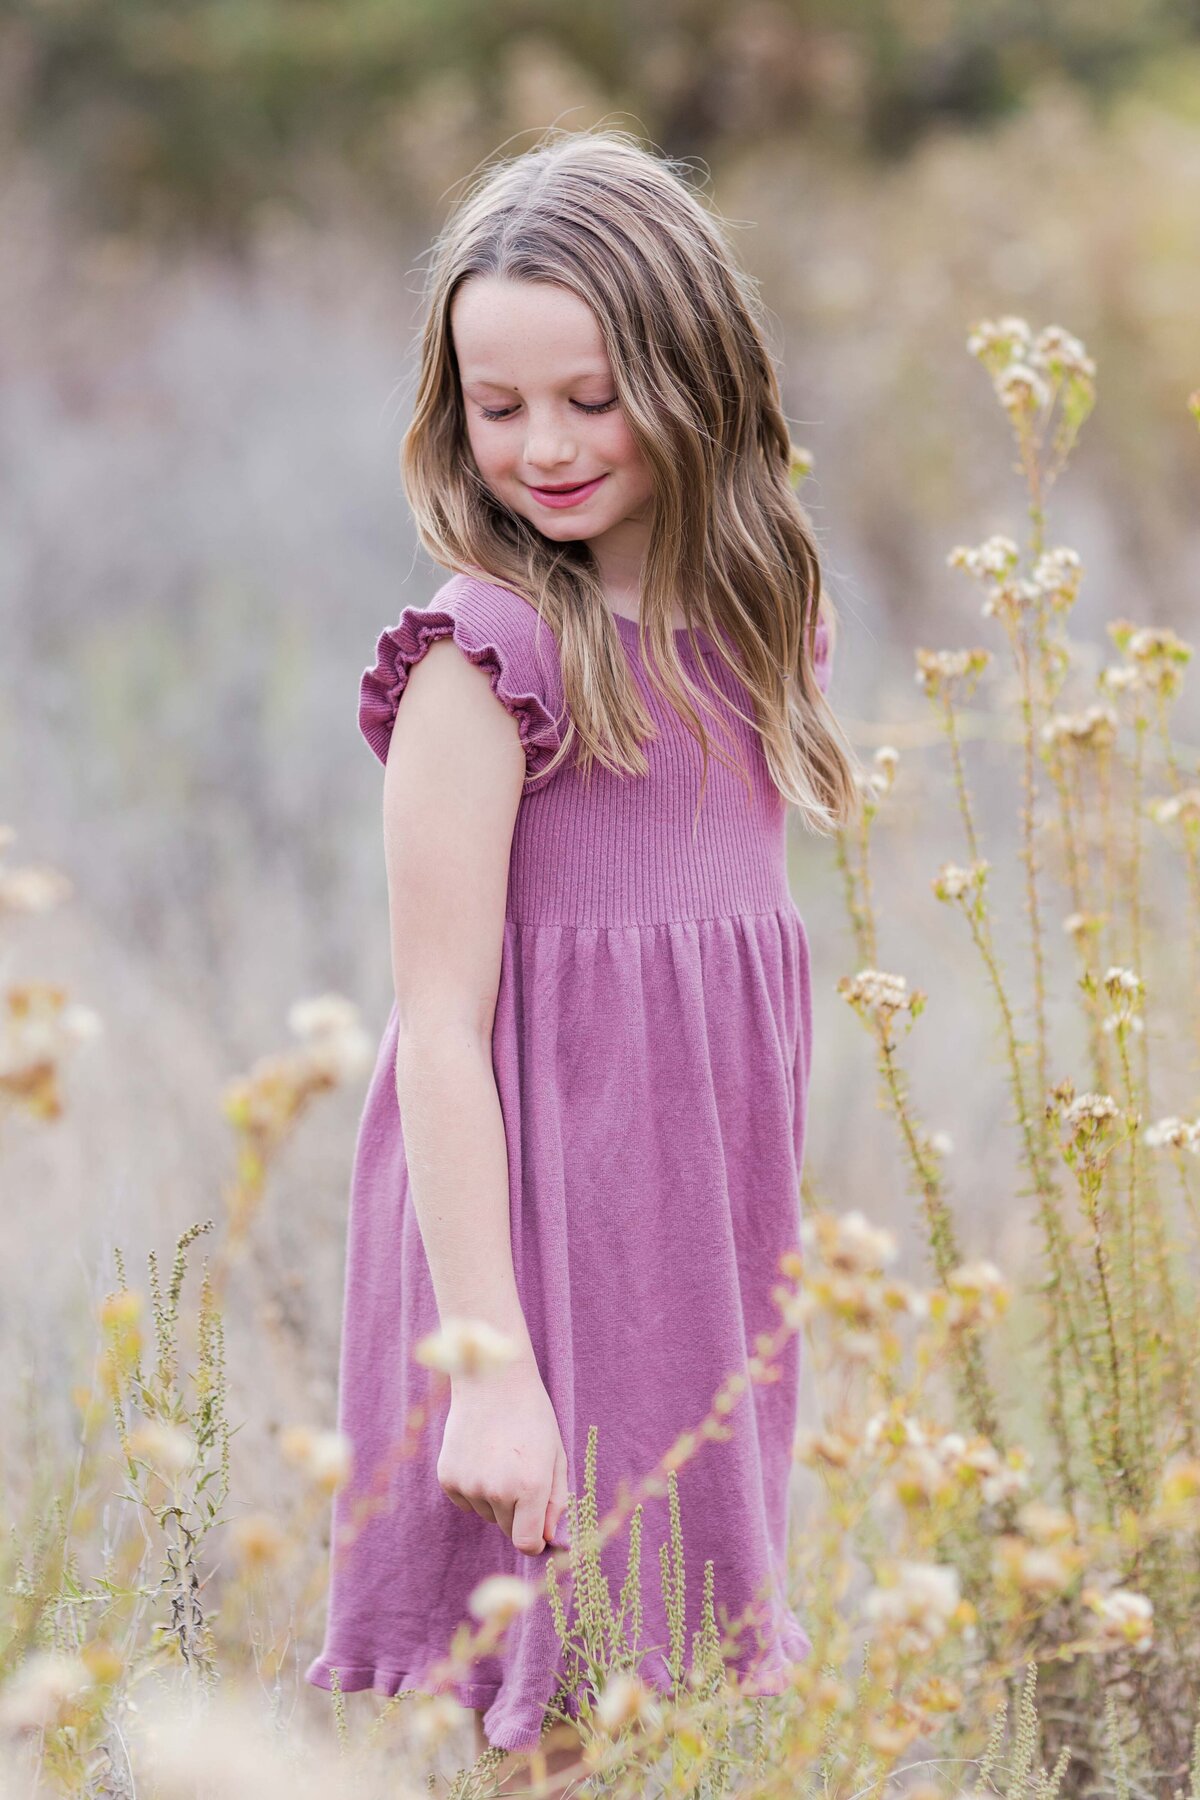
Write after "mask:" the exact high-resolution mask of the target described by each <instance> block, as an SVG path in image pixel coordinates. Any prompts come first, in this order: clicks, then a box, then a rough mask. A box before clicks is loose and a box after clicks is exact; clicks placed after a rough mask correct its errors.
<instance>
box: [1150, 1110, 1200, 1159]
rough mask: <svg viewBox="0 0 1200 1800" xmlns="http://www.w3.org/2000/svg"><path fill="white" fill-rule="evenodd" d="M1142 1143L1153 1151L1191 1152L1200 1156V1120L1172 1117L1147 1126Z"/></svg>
mask: <svg viewBox="0 0 1200 1800" xmlns="http://www.w3.org/2000/svg"><path fill="white" fill-rule="evenodd" d="M1142 1142H1143V1143H1144V1144H1145V1145H1147V1146H1148V1148H1149V1149H1151V1150H1165V1149H1170V1150H1190V1151H1191V1153H1192V1155H1193V1156H1196V1155H1200V1118H1196V1119H1190V1120H1189V1119H1177V1118H1175V1117H1174V1115H1171V1116H1170V1117H1168V1118H1165V1119H1157V1120H1156V1121H1155V1123H1154V1124H1153V1125H1147V1127H1146V1129H1145V1130H1144V1131H1143V1133H1142Z"/></svg>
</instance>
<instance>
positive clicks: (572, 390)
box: [450, 275, 653, 574]
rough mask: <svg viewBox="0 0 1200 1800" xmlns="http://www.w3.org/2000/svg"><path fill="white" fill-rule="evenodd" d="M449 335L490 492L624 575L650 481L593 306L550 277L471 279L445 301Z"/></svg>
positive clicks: (643, 521)
mask: <svg viewBox="0 0 1200 1800" xmlns="http://www.w3.org/2000/svg"><path fill="white" fill-rule="evenodd" d="M450 335H451V338H452V340H453V343H454V352H455V355H456V357H457V359H458V372H459V380H460V382H461V385H462V394H463V403H464V409H465V412H466V418H467V437H468V439H469V442H470V445H471V451H472V453H473V455H474V457H475V461H476V464H477V465H478V468H479V473H480V474H481V475H482V477H483V479H484V481H485V482H486V484H487V486H488V487H489V488H490V490H491V491H492V493H493V494H494V495H495V497H496V499H497V500H499V501H500V502H501V503H502V504H503V505H505V506H507V507H508V508H509V509H510V511H512V512H515V513H519V514H520V515H521V517H522V518H524V519H528V521H529V523H530V524H531V525H535V526H536V527H537V529H538V530H539V531H540V532H541V533H542V535H543V536H544V537H548V538H551V539H553V540H554V541H555V542H558V543H567V542H571V541H575V540H578V539H583V540H585V541H586V542H587V543H588V544H589V545H591V546H592V547H593V548H594V549H596V550H598V551H601V552H603V553H604V554H603V555H602V558H601V561H602V571H603V563H604V561H608V562H609V564H610V566H611V568H612V571H613V573H614V574H616V573H617V572H618V571H619V570H620V571H624V570H626V569H630V570H631V569H632V568H633V566H634V562H635V559H637V558H639V557H640V551H641V549H642V548H644V544H645V540H646V537H647V536H648V530H649V519H650V513H651V500H652V496H653V484H652V479H651V474H650V470H649V468H648V467H647V465H646V463H645V462H644V461H643V459H642V456H641V453H640V452H639V450H638V448H637V445H636V444H635V442H634V440H633V437H632V436H631V434H630V431H629V428H628V426H627V425H626V423H625V419H624V417H623V415H622V412H621V406H620V402H619V401H618V399H617V397H616V388H615V386H614V384H613V378H612V368H611V365H610V363H609V360H608V355H607V353H606V351H605V348H604V340H603V339H602V337H601V335H600V327H599V326H598V324H597V323H596V319H595V315H594V314H593V312H592V310H591V308H590V307H589V306H588V305H587V304H586V302H585V301H583V300H581V299H580V298H579V296H578V295H577V294H573V293H571V292H570V291H569V290H568V289H567V288H562V287H558V286H556V285H554V284H553V283H551V282H545V281H508V280H505V279H502V278H501V277H500V276H496V275H472V276H469V277H468V279H467V280H466V281H464V282H463V283H462V284H461V286H460V287H459V288H458V290H457V292H456V293H455V296H454V299H453V300H452V301H451V304H450ZM554 489H559V490H567V491H565V492H561V493H558V494H555V493H554V492H551V491H549V490H554Z"/></svg>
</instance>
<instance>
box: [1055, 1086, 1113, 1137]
mask: <svg viewBox="0 0 1200 1800" xmlns="http://www.w3.org/2000/svg"><path fill="white" fill-rule="evenodd" d="M1115 1116H1117V1102H1115V1100H1114V1098H1112V1094H1079V1096H1078V1100H1072V1102H1070V1105H1067V1107H1065V1109H1063V1120H1065V1123H1067V1125H1069V1127H1070V1129H1072V1130H1074V1132H1076V1136H1081V1134H1083V1132H1085V1130H1096V1127H1097V1125H1103V1123H1105V1120H1115Z"/></svg>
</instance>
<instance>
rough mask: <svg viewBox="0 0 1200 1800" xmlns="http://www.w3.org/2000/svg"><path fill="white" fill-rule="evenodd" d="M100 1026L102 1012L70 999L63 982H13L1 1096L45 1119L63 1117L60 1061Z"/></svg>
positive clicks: (6, 1005)
mask: <svg viewBox="0 0 1200 1800" xmlns="http://www.w3.org/2000/svg"><path fill="white" fill-rule="evenodd" d="M100 1030H101V1024H100V1018H99V1015H98V1014H97V1013H94V1012H93V1011H92V1010H91V1008H90V1007H86V1006H79V1005H76V1004H74V1003H72V1002H70V1001H68V999H67V996H66V993H65V991H64V990H63V989H62V988H60V987H55V986H53V985H52V984H51V983H49V982H45V981H32V982H26V983H24V984H23V985H20V986H17V987H10V988H9V989H8V991H7V993H6V994H5V995H4V996H3V999H2V1000H0V1097H5V1096H7V1097H9V1098H11V1099H13V1100H16V1101H17V1102H18V1103H19V1104H21V1105H22V1106H25V1107H27V1108H28V1109H29V1110H30V1111H31V1112H32V1113H34V1114H35V1115H36V1116H37V1117H39V1118H43V1119H49V1118H58V1117H59V1115H60V1114H61V1112H62V1102H61V1100H60V1098H59V1093H58V1069H59V1064H60V1063H61V1062H62V1061H63V1059H64V1057H66V1056H67V1055H68V1054H70V1052H71V1051H73V1050H74V1049H75V1047H76V1046H77V1045H78V1044H84V1043H88V1042H90V1041H91V1039H93V1038H95V1037H96V1036H98V1034H99V1032H100Z"/></svg>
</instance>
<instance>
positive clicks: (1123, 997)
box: [1102, 964, 1144, 1032]
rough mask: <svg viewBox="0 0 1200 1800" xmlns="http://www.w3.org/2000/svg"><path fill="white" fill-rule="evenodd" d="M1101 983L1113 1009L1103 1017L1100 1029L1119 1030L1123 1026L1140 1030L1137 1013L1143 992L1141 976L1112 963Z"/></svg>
mask: <svg viewBox="0 0 1200 1800" xmlns="http://www.w3.org/2000/svg"><path fill="white" fill-rule="evenodd" d="M1102 985H1103V988H1104V991H1105V993H1106V994H1107V995H1108V997H1109V999H1110V1000H1111V1001H1112V1002H1113V1010H1112V1012H1111V1013H1110V1015H1109V1017H1108V1018H1107V1019H1105V1021H1104V1024H1103V1027H1102V1029H1103V1030H1104V1031H1106V1032H1112V1031H1120V1030H1122V1029H1123V1028H1127V1029H1129V1030H1131V1031H1141V1030H1142V1021H1141V1019H1140V1018H1139V1017H1138V1014H1137V1009H1138V1007H1139V1006H1140V1004H1141V1000H1142V995H1143V992H1144V986H1143V983H1142V980H1141V977H1140V976H1138V975H1136V974H1135V973H1134V971H1133V970H1132V969H1123V968H1120V967H1118V966H1117V965H1115V964H1114V965H1113V967H1112V968H1110V969H1106V970H1105V973H1104V975H1103V978H1102Z"/></svg>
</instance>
